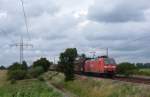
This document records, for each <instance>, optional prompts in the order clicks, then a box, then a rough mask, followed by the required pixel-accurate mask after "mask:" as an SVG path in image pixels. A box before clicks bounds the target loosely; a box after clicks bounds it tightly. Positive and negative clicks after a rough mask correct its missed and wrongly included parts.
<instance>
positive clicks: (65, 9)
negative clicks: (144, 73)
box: [0, 0, 150, 66]
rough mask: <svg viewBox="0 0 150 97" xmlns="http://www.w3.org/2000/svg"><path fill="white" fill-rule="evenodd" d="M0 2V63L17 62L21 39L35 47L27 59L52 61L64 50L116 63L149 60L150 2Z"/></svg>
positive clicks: (147, 0) (81, 0)
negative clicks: (22, 3)
mask: <svg viewBox="0 0 150 97" xmlns="http://www.w3.org/2000/svg"><path fill="white" fill-rule="evenodd" d="M23 1H24V7H25V11H26V15H27V21H28V27H29V33H27V32H26V27H25V23H24V17H23V11H22V6H21V2H20V0H0V65H5V66H8V65H10V64H11V63H12V62H15V61H19V48H17V47H11V46H10V45H11V44H14V43H18V42H19V41H20V36H23V37H24V42H25V43H30V44H33V45H34V47H33V48H31V47H28V48H25V51H24V53H25V56H24V57H25V59H26V60H27V61H28V62H29V63H31V62H32V61H34V60H35V59H37V58H40V57H47V58H48V59H49V60H52V59H53V58H54V57H56V58H57V57H58V56H59V53H60V52H62V51H64V49H65V48H68V47H76V48H78V50H79V53H86V54H87V55H88V56H91V55H92V54H90V52H91V51H96V52H97V53H96V55H101V54H105V53H106V50H105V49H103V48H109V55H110V56H111V57H114V58H115V59H116V61H117V62H123V61H129V62H150V44H149V41H150V26H149V25H150V1H149V0H23Z"/></svg>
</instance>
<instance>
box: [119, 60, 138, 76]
mask: <svg viewBox="0 0 150 97" xmlns="http://www.w3.org/2000/svg"><path fill="white" fill-rule="evenodd" d="M136 71H138V68H137V67H136V66H135V65H134V64H131V63H127V62H125V63H120V64H119V65H118V67H117V73H118V74H123V75H125V76H130V75H132V74H134V72H136Z"/></svg>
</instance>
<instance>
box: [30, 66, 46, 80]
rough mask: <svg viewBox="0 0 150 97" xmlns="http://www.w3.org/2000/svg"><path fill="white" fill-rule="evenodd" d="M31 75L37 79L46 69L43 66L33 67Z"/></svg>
mask: <svg viewBox="0 0 150 97" xmlns="http://www.w3.org/2000/svg"><path fill="white" fill-rule="evenodd" d="M28 72H29V75H30V76H31V77H33V78H36V77H38V76H40V75H41V74H42V73H44V69H43V67H41V66H37V67H33V68H31V69H30V70H29V71H28Z"/></svg>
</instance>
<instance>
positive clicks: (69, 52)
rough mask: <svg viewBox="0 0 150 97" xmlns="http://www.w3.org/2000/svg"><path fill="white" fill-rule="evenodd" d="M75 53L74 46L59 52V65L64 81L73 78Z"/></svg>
mask: <svg viewBox="0 0 150 97" xmlns="http://www.w3.org/2000/svg"><path fill="white" fill-rule="evenodd" d="M77 55H78V54H77V50H76V48H68V49H66V50H65V52H63V53H61V54H60V57H59V59H60V62H59V65H60V67H61V69H62V71H63V73H64V75H65V81H70V80H73V79H74V61H75V58H76V57H77Z"/></svg>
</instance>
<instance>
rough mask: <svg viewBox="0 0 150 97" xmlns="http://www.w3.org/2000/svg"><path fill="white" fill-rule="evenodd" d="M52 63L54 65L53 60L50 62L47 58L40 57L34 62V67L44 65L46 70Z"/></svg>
mask: <svg viewBox="0 0 150 97" xmlns="http://www.w3.org/2000/svg"><path fill="white" fill-rule="evenodd" d="M50 65H52V62H49V61H48V60H47V59H46V58H40V59H38V60H37V61H35V62H33V68H34V67H38V66H41V67H43V69H44V71H47V70H48V69H49V67H50Z"/></svg>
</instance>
